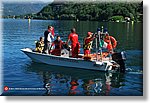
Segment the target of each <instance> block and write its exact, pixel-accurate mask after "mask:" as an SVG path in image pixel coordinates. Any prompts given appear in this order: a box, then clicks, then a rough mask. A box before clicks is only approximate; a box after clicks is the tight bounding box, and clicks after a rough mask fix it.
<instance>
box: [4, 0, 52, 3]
mask: <svg viewBox="0 0 150 103" xmlns="http://www.w3.org/2000/svg"><path fill="white" fill-rule="evenodd" d="M1 1H2V2H5V3H11V2H53V1H54V0H1Z"/></svg>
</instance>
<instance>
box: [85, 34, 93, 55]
mask: <svg viewBox="0 0 150 103" xmlns="http://www.w3.org/2000/svg"><path fill="white" fill-rule="evenodd" d="M92 34H93V33H92V32H88V33H87V37H85V38H84V44H83V49H84V55H85V56H89V54H90V51H91V48H92V41H93V40H94V38H95V37H94V36H92Z"/></svg>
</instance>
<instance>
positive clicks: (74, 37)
mask: <svg viewBox="0 0 150 103" xmlns="http://www.w3.org/2000/svg"><path fill="white" fill-rule="evenodd" d="M69 41H71V48H72V57H73V58H76V57H78V54H79V52H80V51H79V49H80V44H79V42H78V34H76V29H75V28H72V29H71V33H70V34H69V36H68V41H67V44H68V42H69Z"/></svg>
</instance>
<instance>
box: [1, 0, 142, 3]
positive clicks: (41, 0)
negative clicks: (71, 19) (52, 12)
mask: <svg viewBox="0 0 150 103" xmlns="http://www.w3.org/2000/svg"><path fill="white" fill-rule="evenodd" d="M0 1H2V2H6V3H11V2H45V3H47V2H48V3H49V2H53V1H54V0H0ZM55 1H59V2H63V1H77V0H55ZM78 1H80V2H87V1H89V0H78ZM93 1H100V2H104V1H107V2H109V1H117V2H118V1H119V2H120V1H123V2H124V1H128V2H136V1H143V0H90V2H93Z"/></svg>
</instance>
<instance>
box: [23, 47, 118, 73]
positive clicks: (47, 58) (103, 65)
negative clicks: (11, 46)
mask: <svg viewBox="0 0 150 103" xmlns="http://www.w3.org/2000/svg"><path fill="white" fill-rule="evenodd" d="M21 51H23V52H24V53H25V54H26V55H27V56H28V57H29V58H31V59H32V61H34V62H39V63H45V64H49V65H56V66H64V67H71V68H81V69H87V70H99V71H116V70H119V64H117V63H116V62H115V61H113V60H110V59H109V58H108V59H105V60H102V61H98V60H95V59H94V60H85V59H83V58H82V55H83V54H80V55H81V58H72V57H69V56H66V55H61V56H55V55H51V54H42V53H38V52H34V51H33V50H32V49H31V48H24V49H21ZM114 67H115V68H114Z"/></svg>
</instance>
